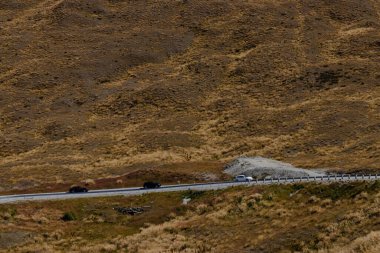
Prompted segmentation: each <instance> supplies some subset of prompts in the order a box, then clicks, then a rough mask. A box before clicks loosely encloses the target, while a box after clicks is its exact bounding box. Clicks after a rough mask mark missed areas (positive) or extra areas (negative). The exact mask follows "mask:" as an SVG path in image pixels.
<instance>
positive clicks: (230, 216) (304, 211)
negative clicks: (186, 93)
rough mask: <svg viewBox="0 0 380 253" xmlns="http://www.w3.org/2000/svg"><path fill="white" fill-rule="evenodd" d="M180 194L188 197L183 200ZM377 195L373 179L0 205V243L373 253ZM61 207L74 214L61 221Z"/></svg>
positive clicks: (22, 248) (41, 247)
mask: <svg viewBox="0 0 380 253" xmlns="http://www.w3.org/2000/svg"><path fill="white" fill-rule="evenodd" d="M184 196H191V198H192V201H191V203H190V204H189V205H187V206H183V205H181V200H182V197H184ZM379 201H380V184H379V182H377V183H356V184H331V185H322V184H307V185H306V184H305V185H299V184H295V185H287V186H270V187H252V188H233V189H228V190H223V191H216V192H187V193H169V194H149V195H144V196H140V197H128V198H124V197H117V198H106V199H89V200H84V199H81V200H68V201H62V202H42V203H29V204H18V205H3V206H1V208H0V217H1V221H2V222H1V225H0V228H1V231H2V234H1V236H0V246H1V245H2V246H3V247H5V246H4V239H1V238H7V237H5V233H8V239H7V242H8V243H9V242H13V243H14V246H13V248H12V247H11V248H8V250H12V251H17V252H26V251H28V250H32V251H38V252H40V251H44V252H47V251H51V252H55V251H58V252H67V251H79V252H114V251H121V252H124V251H125V250H126V249H128V251H127V252H289V251H302V252H308V251H312V252H314V251H321V252H330V251H331V252H336V250H337V249H338V248H340V250H341V252H349V250H352V249H354V250H355V252H363V253H364V252H366V253H370V252H371V253H372V252H376V249H378V247H379V246H380V245H379V241H378V240H377V241H376V238H378V236H379V231H380V209H379V203H380V202H379ZM141 205H150V206H151V207H152V208H151V209H150V210H149V211H147V212H146V213H144V214H142V215H138V216H133V217H131V216H124V215H121V214H118V213H117V212H115V211H114V210H112V207H115V206H141ZM65 212H72V213H74V214H75V215H76V217H77V219H76V220H74V221H71V222H64V221H62V220H60V217H62V215H63V213H65ZM17 233H19V234H20V233H27V234H28V236H26V238H27V239H26V240H25V239H24V240H21V239H20V237H17V236H16V235H17ZM9 235H13V237H12V236H9ZM9 238H10V239H9ZM12 240H13V241H12ZM22 243H26V244H25V245H22ZM17 244H18V246H17ZM343 245H345V246H344V247H343ZM8 246H9V245H8ZM376 247H377V248H376Z"/></svg>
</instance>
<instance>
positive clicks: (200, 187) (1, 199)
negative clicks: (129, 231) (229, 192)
mask: <svg viewBox="0 0 380 253" xmlns="http://www.w3.org/2000/svg"><path fill="white" fill-rule="evenodd" d="M379 179H380V175H356V176H355V175H336V176H335V175H332V176H319V177H301V178H270V179H265V180H254V181H251V182H214V183H200V184H179V185H163V186H161V187H160V188H157V189H144V188H139V187H137V188H136V187H135V188H119V189H104V190H91V191H89V192H87V193H67V192H51V193H35V194H19V195H5V196H0V204H5V203H12V202H20V201H42V200H61V199H74V198H91V197H107V196H133V195H141V194H145V193H153V192H154V193H156V192H172V191H188V190H193V191H208V190H219V189H225V188H228V187H232V186H254V185H270V184H289V183H297V182H298V183H300V182H302V183H307V182H324V183H329V182H337V181H344V182H348V181H363V180H365V181H373V180H379Z"/></svg>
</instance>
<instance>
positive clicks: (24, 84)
mask: <svg viewBox="0 0 380 253" xmlns="http://www.w3.org/2000/svg"><path fill="white" fill-rule="evenodd" d="M379 83H380V3H379V2H378V1H376V0H361V1H358V0H339V1H335V0H334V1H331V0H328V1H327V0H326V1H317V2H316V1H312V0H308V1H293V0H257V1H249V0H248V1H243V0H239V1H218V0H211V1H210V0H207V1H206V0H197V1H192V0H188V1H185V0H184V1H169V0H167V1H161V0H160V1H153V0H152V1H148V0H147V1H142V0H141V1H118V0H108V1H106V0H96V1H79V0H43V1H40V0H38V1H37V0H31V1H20V0H11V1H2V2H1V3H0V156H1V159H0V173H1V177H0V184H1V185H3V186H4V187H8V186H10V185H15V184H24V185H25V186H28V185H29V184H31V185H33V182H39V181H42V182H45V181H62V180H63V181H70V180H71V181H72V180H75V179H76V178H78V177H82V176H83V177H100V176H105V175H111V174H122V173H126V172H128V171H130V170H132V169H136V168H143V166H142V164H147V165H144V166H145V167H154V166H158V165H162V164H174V165H172V166H171V167H170V168H177V169H178V170H180V169H181V168H182V167H183V166H184V165H183V164H189V163H194V166H196V165H197V162H201V161H213V160H214V161H215V160H216V161H221V162H223V161H226V160H228V159H231V158H233V157H236V156H239V155H262V156H266V157H272V158H275V159H281V160H284V161H287V162H291V163H293V164H295V165H298V166H305V167H333V168H344V169H350V170H363V169H379V168H380V160H379V157H380V154H379V145H380V140H379V139H380V136H379V130H380V115H379V104H380V100H379V94H380V86H379ZM175 164H179V165H178V166H176V165H175ZM186 166H188V165H186ZM205 166H206V165H205ZM83 173H84V174H83Z"/></svg>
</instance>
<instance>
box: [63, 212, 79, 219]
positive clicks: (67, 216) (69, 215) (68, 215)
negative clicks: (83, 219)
mask: <svg viewBox="0 0 380 253" xmlns="http://www.w3.org/2000/svg"><path fill="white" fill-rule="evenodd" d="M61 219H62V220H63V221H73V220H76V219H77V217H76V215H75V214H74V213H72V212H66V213H64V214H63V216H62V218H61Z"/></svg>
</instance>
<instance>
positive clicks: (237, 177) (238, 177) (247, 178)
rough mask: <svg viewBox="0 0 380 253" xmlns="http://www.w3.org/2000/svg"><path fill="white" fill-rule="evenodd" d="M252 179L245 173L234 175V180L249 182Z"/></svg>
mask: <svg viewBox="0 0 380 253" xmlns="http://www.w3.org/2000/svg"><path fill="white" fill-rule="evenodd" d="M251 181H253V178H252V177H247V176H245V175H237V176H236V177H235V182H251Z"/></svg>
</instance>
